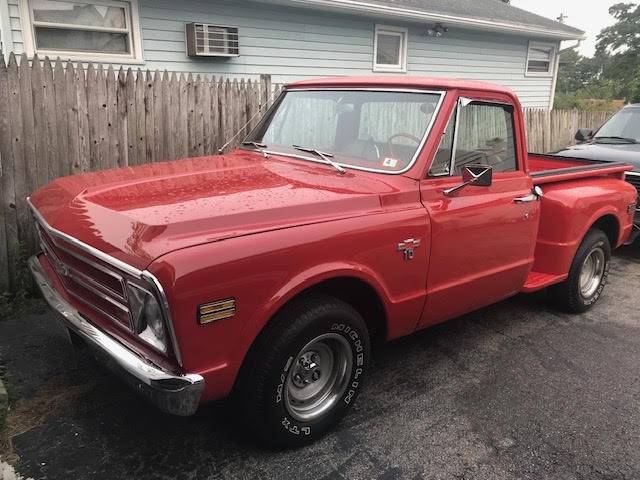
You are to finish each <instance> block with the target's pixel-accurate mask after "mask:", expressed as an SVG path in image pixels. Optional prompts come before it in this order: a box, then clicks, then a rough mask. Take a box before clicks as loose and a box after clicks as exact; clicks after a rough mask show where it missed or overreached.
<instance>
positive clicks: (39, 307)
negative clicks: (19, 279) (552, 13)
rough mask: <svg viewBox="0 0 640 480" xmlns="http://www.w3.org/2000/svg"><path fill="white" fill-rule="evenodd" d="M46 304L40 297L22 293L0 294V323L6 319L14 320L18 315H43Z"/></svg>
mask: <svg viewBox="0 0 640 480" xmlns="http://www.w3.org/2000/svg"><path fill="white" fill-rule="evenodd" d="M45 311H46V304H45V303H44V300H42V298H40V297H36V296H34V295H31V294H30V293H28V292H25V291H21V292H18V293H16V294H10V293H8V292H3V293H0V321H1V320H3V319H5V318H14V317H17V316H18V315H26V314H32V313H43V312H45Z"/></svg>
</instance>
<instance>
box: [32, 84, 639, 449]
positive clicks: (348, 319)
mask: <svg viewBox="0 0 640 480" xmlns="http://www.w3.org/2000/svg"><path fill="white" fill-rule="evenodd" d="M630 168H631V167H629V166H627V165H625V164H621V163H604V162H598V161H595V160H580V159H573V158H561V157H554V156H549V155H533V154H528V153H527V150H526V141H525V131H524V124H523V114H522V111H521V108H520V104H519V103H518V99H517V98H516V96H515V95H514V94H513V93H512V92H510V91H509V90H507V89H505V88H502V87H499V86H496V85H491V84H485V83H478V82H465V81H456V80H447V79H428V78H411V77H406V78H397V77H371V78H333V79H324V80H311V81H303V82H299V83H294V84H292V85H289V86H288V87H287V88H285V90H284V91H283V92H282V93H281V94H280V96H279V97H278V98H277V99H276V100H275V101H274V103H273V105H272V106H271V107H270V108H269V110H268V111H267V112H266V113H265V115H264V117H263V118H262V120H261V121H260V122H259V123H258V125H257V126H256V128H255V129H254V130H253V131H252V132H251V133H250V134H249V136H248V137H247V138H246V139H245V141H244V142H243V143H242V145H241V146H240V147H239V148H238V149H236V150H234V151H233V152H231V153H229V154H225V155H220V156H211V157H202V158H190V159H184V160H178V161H172V162H167V163H156V164H149V165H142V166H137V167H132V168H121V169H116V170H109V171H102V172H95V173H89V174H84V175H76V176H70V177H65V178H60V179H58V180H55V181H54V182H52V183H51V184H49V185H48V186H45V187H44V188H41V189H40V190H38V191H36V192H35V193H33V195H32V196H31V198H30V205H31V206H32V210H33V214H34V217H35V220H36V226H37V231H38V235H39V238H40V243H41V247H42V253H40V254H38V255H36V256H35V257H33V258H32V259H31V260H30V268H31V271H32V273H33V275H34V277H35V279H36V281H37V283H38V285H39V286H40V288H41V290H42V293H43V295H44V297H45V299H46V300H47V301H48V303H49V304H50V306H51V307H52V308H53V310H55V311H56V312H57V314H58V315H57V316H58V317H59V318H60V319H61V323H62V325H63V326H64V327H65V331H66V332H68V333H69V337H70V339H71V340H72V342H73V343H74V344H76V345H84V346H87V347H89V350H90V351H91V352H93V353H94V354H95V356H96V357H97V358H99V359H101V360H102V361H104V362H105V363H106V364H107V365H108V366H109V367H111V368H112V369H113V370H114V371H115V372H117V373H119V374H121V376H122V377H123V378H124V379H125V380H126V381H128V382H129V383H130V384H131V385H132V386H133V387H134V388H135V389H136V390H137V391H138V392H140V393H141V394H143V395H145V396H146V397H147V398H148V399H149V400H151V402H152V403H154V404H155V405H156V406H158V407H159V408H161V409H162V410H164V411H166V412H170V413H173V414H177V415H190V414H193V413H194V412H195V411H196V409H197V408H198V407H199V406H200V405H201V404H202V403H204V402H207V401H211V400H215V399H220V398H222V397H226V396H229V395H234V396H235V398H237V401H234V402H233V404H234V406H238V408H240V409H241V411H242V418H243V419H244V420H245V421H246V424H247V426H248V427H249V428H250V429H251V431H253V432H255V435H256V438H258V439H259V440H260V441H261V442H263V443H264V444H267V445H270V446H275V447H295V446H299V445H302V444H305V443H307V442H310V441H312V440H314V439H317V438H318V437H319V436H321V435H322V434H324V433H325V432H327V431H328V430H329V429H330V428H331V427H333V426H334V425H335V424H336V423H337V422H338V421H339V420H340V418H341V417H343V416H344V415H345V414H346V413H347V411H348V410H349V408H350V406H351V405H353V403H354V401H355V400H356V397H357V395H358V393H359V391H360V390H361V388H362V385H363V382H364V381H365V379H366V378H367V376H371V375H372V374H373V375H375V371H373V372H372V371H371V370H370V362H371V356H370V355H371V353H370V352H371V345H372V344H374V342H375V341H385V340H386V341H388V340H393V339H396V338H398V337H401V336H403V335H408V334H410V333H412V332H415V331H416V330H420V329H423V328H426V327H429V326H431V325H434V324H437V323H440V322H444V321H445V320H448V319H450V318H453V317H456V316H459V315H462V314H464V313H466V312H469V311H472V310H474V309H478V308H481V307H483V306H485V305H488V304H491V303H494V302H499V301H501V300H503V299H505V298H507V297H510V296H512V295H516V294H518V293H520V292H534V291H537V290H541V289H548V293H549V298H550V299H551V300H552V301H553V302H554V303H555V305H557V306H558V307H559V308H562V309H564V310H566V311H569V312H583V311H585V310H587V309H588V308H590V307H592V306H593V305H594V304H595V303H596V301H597V300H598V298H599V297H600V295H601V293H602V290H603V288H604V286H605V283H606V280H607V275H608V273H609V262H610V257H611V251H612V249H613V248H616V247H619V246H620V245H622V244H624V243H625V242H627V241H629V240H630V236H631V234H632V230H633V225H632V218H633V214H634V211H635V208H636V203H637V192H636V190H635V189H634V188H633V187H632V186H631V185H630V184H628V183H626V182H624V181H623V178H624V175H625V172H626V171H627V170H629V169H630ZM425 368H428V366H425Z"/></svg>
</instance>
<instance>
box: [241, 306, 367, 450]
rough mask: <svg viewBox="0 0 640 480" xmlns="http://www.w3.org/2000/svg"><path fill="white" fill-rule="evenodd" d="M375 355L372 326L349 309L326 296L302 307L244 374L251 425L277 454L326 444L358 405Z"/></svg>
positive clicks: (275, 326)
mask: <svg viewBox="0 0 640 480" xmlns="http://www.w3.org/2000/svg"><path fill="white" fill-rule="evenodd" d="M369 348H370V347H369V334H368V332H367V328H366V324H365V322H364V319H363V318H362V316H361V315H360V314H359V313H358V312H357V311H356V310H355V309H354V308H353V307H352V306H351V305H349V304H348V303H345V302H343V301H342V300H339V299H337V298H334V297H330V296H326V295H314V296H305V297H304V298H300V299H297V300H294V301H293V302H292V303H291V304H289V305H288V306H286V307H285V308H284V309H283V311H282V312H280V313H279V314H278V315H277V316H276V317H275V318H274V319H273V321H272V323H271V325H269V327H267V330H266V331H265V332H264V333H263V334H262V335H261V336H260V338H259V339H258V341H257V343H256V345H255V346H254V348H252V350H251V352H250V354H249V357H248V358H247V362H246V364H245V366H244V367H243V371H242V374H241V378H240V383H239V385H238V393H239V395H240V402H241V405H242V409H243V417H244V418H245V419H246V421H247V423H248V426H249V427H250V428H251V429H252V430H253V431H254V432H255V433H256V434H257V436H258V439H259V440H260V441H261V442H262V443H263V444H265V445H267V446H273V447H277V448H290V447H297V446H301V445H305V444H307V443H310V442H312V441H314V440H316V439H318V438H319V437H321V436H322V435H323V434H324V433H326V432H327V431H328V430H329V429H330V428H332V427H333V426H334V425H335V424H337V423H338V422H339V421H340V419H341V418H342V417H343V416H344V415H345V414H346V413H347V411H348V410H349V408H350V407H351V405H352V404H353V402H354V401H355V398H356V396H357V394H358V392H359V390H360V388H361V386H362V382H363V380H364V378H365V375H366V370H367V368H368V365H369Z"/></svg>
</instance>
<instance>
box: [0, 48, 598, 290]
mask: <svg viewBox="0 0 640 480" xmlns="http://www.w3.org/2000/svg"><path fill="white" fill-rule="evenodd" d="M280 87H281V86H280V85H276V84H272V82H271V78H270V77H269V76H268V75H262V76H261V77H260V79H259V80H257V81H252V80H240V81H238V80H233V81H230V80H228V79H226V80H222V79H216V78H215V77H212V78H209V77H201V76H195V77H194V76H193V75H184V74H175V73H171V74H169V73H167V72H150V71H140V70H138V71H132V70H131V69H129V70H126V71H125V70H122V69H120V70H118V71H114V70H113V68H112V67H108V68H106V69H105V68H104V67H102V66H101V65H96V64H91V63H90V64H88V65H87V66H86V68H83V67H82V66H81V67H78V66H76V65H73V64H71V63H66V64H65V63H63V62H60V61H54V62H52V61H50V60H49V59H48V58H45V59H44V60H39V59H37V57H36V58H35V59H34V60H33V61H29V60H28V59H27V58H26V57H25V56H22V57H21V58H19V59H18V58H16V57H15V56H13V55H11V56H10V57H9V61H8V63H7V64H5V62H4V60H3V59H2V57H1V56H0V190H1V191H0V197H1V200H0V293H2V292H7V291H8V292H14V293H15V292H19V291H21V290H24V289H28V288H30V286H31V281H30V279H29V276H28V274H27V273H26V268H25V259H26V258H27V257H28V256H29V255H31V254H32V253H33V252H34V251H35V250H36V239H35V234H34V230H33V226H32V220H31V214H30V212H29V208H28V205H27V203H26V197H27V196H28V195H29V194H30V193H31V192H32V191H34V190H36V189H37V188H39V187H40V186H42V185H45V184H46V183H48V182H49V181H51V180H52V179H54V178H57V177H60V176H64V175H70V174H75V173H83V172H88V171H93V170H101V169H105V168H112V167H125V166H134V165H139V164H143V163H149V162H157V161H164V160H172V159H177V158H183V157H193V156H200V155H210V154H214V153H216V152H217V150H218V148H219V147H221V146H222V145H223V144H225V143H226V142H227V141H229V140H230V139H231V138H232V137H233V136H234V135H235V134H236V133H238V132H240V134H239V135H237V137H235V139H234V141H233V142H232V143H231V144H230V145H229V147H230V148H233V147H234V146H235V145H237V143H238V142H239V141H240V140H242V138H243V134H246V133H248V131H249V129H251V128H252V127H253V126H254V125H255V124H256V123H257V121H258V119H259V117H260V115H259V113H261V110H263V109H264V107H265V106H266V105H267V104H268V103H269V101H270V100H271V99H272V97H273V94H274V92H277V91H278V90H279V89H280ZM606 117H607V114H606V113H600V112H578V111H552V112H548V111H544V110H527V111H526V122H527V129H528V138H529V148H530V149H531V150H533V151H548V150H551V149H553V148H559V147H561V146H563V145H566V144H569V143H571V141H572V138H573V134H574V133H575V131H576V129H577V128H579V127H589V128H595V127H597V126H598V125H600V124H601V123H602V122H603V121H604V120H605V119H606ZM245 124H246V127H244V128H243V126H244V125H245Z"/></svg>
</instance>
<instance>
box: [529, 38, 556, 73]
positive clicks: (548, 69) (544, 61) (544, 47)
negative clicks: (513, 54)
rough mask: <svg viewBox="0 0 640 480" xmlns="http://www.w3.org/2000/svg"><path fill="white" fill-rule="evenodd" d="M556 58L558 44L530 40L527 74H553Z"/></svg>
mask: <svg viewBox="0 0 640 480" xmlns="http://www.w3.org/2000/svg"><path fill="white" fill-rule="evenodd" d="M555 58H556V46H555V45H554V44H553V43H542V42H529V52H528V54H527V75H532V76H535V75H540V76H550V75H553V69H554V66H555Z"/></svg>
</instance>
